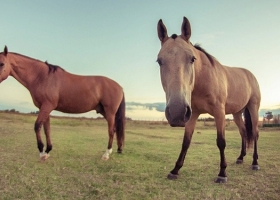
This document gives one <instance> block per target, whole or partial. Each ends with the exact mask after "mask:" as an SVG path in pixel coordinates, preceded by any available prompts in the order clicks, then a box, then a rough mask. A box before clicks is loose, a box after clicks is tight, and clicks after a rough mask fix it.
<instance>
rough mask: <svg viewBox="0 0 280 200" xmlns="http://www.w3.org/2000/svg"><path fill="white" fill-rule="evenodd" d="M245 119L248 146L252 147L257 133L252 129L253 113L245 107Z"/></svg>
mask: <svg viewBox="0 0 280 200" xmlns="http://www.w3.org/2000/svg"><path fill="white" fill-rule="evenodd" d="M244 121H245V127H246V132H247V145H248V148H250V147H251V146H252V143H253V141H254V139H255V135H254V133H253V130H252V120H251V114H250V112H249V110H248V108H245V110H244Z"/></svg>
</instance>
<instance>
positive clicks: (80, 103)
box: [55, 95, 98, 113]
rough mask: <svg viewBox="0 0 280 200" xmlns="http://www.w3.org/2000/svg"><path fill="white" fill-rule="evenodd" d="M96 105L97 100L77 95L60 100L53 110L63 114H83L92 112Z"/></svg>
mask: <svg viewBox="0 0 280 200" xmlns="http://www.w3.org/2000/svg"><path fill="white" fill-rule="evenodd" d="M97 105H98V101H97V100H94V99H92V98H90V97H88V98H86V97H84V98H83V97H82V96H79V95H77V96H75V97H68V98H65V99H63V100H60V101H59V103H58V105H57V108H56V109H55V110H57V111H61V112H65V113H85V112H88V111H91V110H94V108H95V107H96V106H97Z"/></svg>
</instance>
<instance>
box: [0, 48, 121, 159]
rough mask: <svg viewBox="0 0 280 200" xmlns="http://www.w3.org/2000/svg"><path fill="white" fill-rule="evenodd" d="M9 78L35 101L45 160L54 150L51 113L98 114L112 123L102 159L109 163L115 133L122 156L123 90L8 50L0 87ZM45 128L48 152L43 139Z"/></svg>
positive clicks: (0, 67) (0, 60) (0, 59)
mask: <svg viewBox="0 0 280 200" xmlns="http://www.w3.org/2000/svg"><path fill="white" fill-rule="evenodd" d="M9 75H11V76H13V77H14V78H15V79H16V80H17V81H19V82H20V83H21V84H22V85H23V86H25V87H26V88H27V89H28V90H29V92H30V94H31V97H32V99H33V102H34V104H35V106H36V107H37V108H39V110H40V111H39V115H38V117H37V120H36V122H35V127H34V130H35V132H36V138H37V144H38V149H39V151H40V157H41V159H42V160H44V159H47V158H48V156H49V152H50V151H51V150H52V143H51V137H50V112H51V111H52V110H58V111H61V112H65V113H84V112H88V111H90V110H96V112H97V113H100V114H102V115H103V116H104V118H105V119H106V120H107V123H108V133H109V142H108V146H107V150H106V152H105V153H104V155H103V156H102V159H104V160H107V159H109V154H111V152H112V142H113V137H114V133H115V132H116V135H117V141H118V142H117V143H118V152H119V153H121V152H122V148H123V144H124V137H125V134H124V128H125V100H124V93H123V90H122V88H121V86H120V85H119V84H118V83H116V82H115V81H113V80H111V79H109V78H106V77H102V76H79V75H74V74H71V73H68V72H66V71H65V70H64V69H62V68H60V67H59V66H55V65H51V64H49V63H47V62H41V61H39V60H35V59H33V58H29V57H27V56H24V55H20V54H17V53H10V52H9V53H8V48H7V47H6V46H5V48H4V52H2V53H0V83H1V82H2V81H3V80H5V79H6V78H7V77H8V76H9ZM42 125H43V127H44V132H45V135H46V142H47V148H46V151H44V150H43V149H44V144H43V142H42V139H41V134H40V130H41V127H42Z"/></svg>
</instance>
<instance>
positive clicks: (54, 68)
mask: <svg viewBox="0 0 280 200" xmlns="http://www.w3.org/2000/svg"><path fill="white" fill-rule="evenodd" d="M45 63H46V65H47V66H48V67H49V73H51V72H53V73H55V72H56V71H57V69H62V68H61V67H59V66H57V65H52V64H50V63H48V62H47V61H46V62H45ZM62 70H63V69H62Z"/></svg>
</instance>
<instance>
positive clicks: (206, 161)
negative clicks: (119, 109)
mask: <svg viewBox="0 0 280 200" xmlns="http://www.w3.org/2000/svg"><path fill="white" fill-rule="evenodd" d="M35 119H36V116H35V115H34V116H33V115H21V114H7V113H0V194H1V199H102V200H104V199H129V200H130V199H168V200H169V199H279V198H280V167H279V166H280V156H279V152H280V142H279V141H280V130H279V128H278V129H275V128H274V129H272V128H267V129H261V131H260V139H259V164H260V167H261V169H260V170H259V171H252V170H251V169H250V167H251V162H252V150H249V151H248V152H247V156H246V157H245V160H244V163H243V164H242V165H236V164H235V160H236V158H237V156H238V155H239V152H240V143H241V140H240V136H239V133H238V131H237V129H236V127H235V125H234V124H233V123H231V124H230V125H228V126H227V131H226V141H227V148H226V158H227V163H228V168H227V175H228V182H227V183H226V184H216V183H214V182H213V181H214V179H215V178H216V176H217V174H218V171H219V151H218V148H217V147H216V131H215V127H214V126H213V125H211V124H207V126H203V124H200V123H198V125H197V129H196V130H195V132H194V135H193V140H192V144H191V147H190V149H189V151H188V154H187V157H186V160H185V164H184V166H183V167H182V169H181V170H180V176H179V179H177V180H174V181H170V180H168V179H167V178H166V176H167V174H168V173H169V171H170V170H171V169H172V168H173V167H174V163H175V161H176V159H177V157H178V155H179V152H180V149H181V143H182V137H183V131H184V129H183V128H171V127H169V126H168V125H167V124H166V123H164V122H139V121H128V122H127V130H126V144H125V148H124V151H123V154H117V153H116V142H114V151H113V154H112V155H111V157H110V159H109V160H108V161H103V160H101V156H102V154H103V153H104V151H105V150H106V146H107V142H108V136H107V125H106V121H105V120H89V119H72V118H71V119H69V118H68V119H67V118H52V119H51V134H52V142H53V150H52V151H51V156H50V158H49V159H48V160H46V161H45V162H41V161H40V160H39V152H38V150H37V147H36V146H37V145H36V140H35V133H34V131H33V125H34V121H35ZM43 138H44V137H43Z"/></svg>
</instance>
